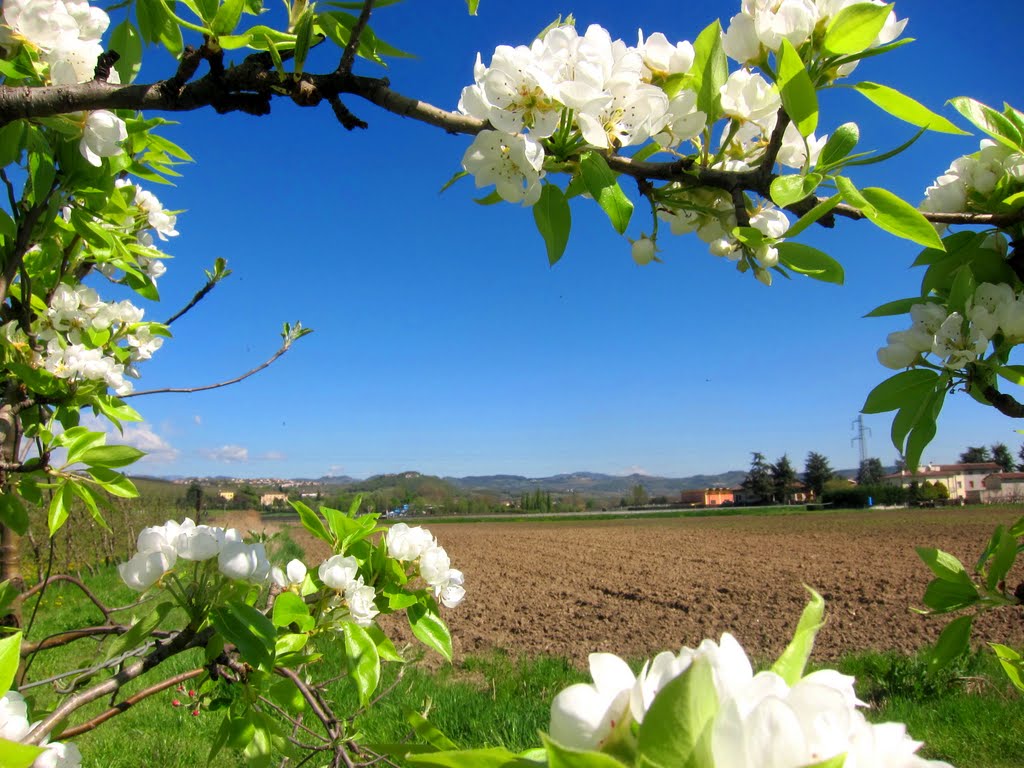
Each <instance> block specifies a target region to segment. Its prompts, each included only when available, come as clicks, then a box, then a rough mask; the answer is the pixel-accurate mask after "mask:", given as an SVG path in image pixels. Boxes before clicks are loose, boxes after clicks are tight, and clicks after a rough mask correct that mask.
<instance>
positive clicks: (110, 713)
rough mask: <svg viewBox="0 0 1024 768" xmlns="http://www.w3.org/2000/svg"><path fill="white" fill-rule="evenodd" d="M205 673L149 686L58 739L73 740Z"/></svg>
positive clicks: (195, 672)
mask: <svg viewBox="0 0 1024 768" xmlns="http://www.w3.org/2000/svg"><path fill="white" fill-rule="evenodd" d="M205 673H206V669H205V668H204V667H199V668H198V669H192V670H189V671H188V672H182V673H181V674H179V675H175V676H174V677H169V678H167V679H166V680H163V681H161V682H159V683H156V684H155V685H151V686H150V687H149V688H145V689H143V690H141V691H139V692H138V693H136V694H133V695H131V696H129V697H128V698H127V699H125V700H124V701H122V702H120V703H118V704H116V705H114V706H113V707H111V708H110V709H108V710H107V711H106V712H103V713H101V714H99V715H96V717H94V718H92V720H88V721H86V722H84V723H82V724H81V725H75V726H72V727H71V728H65V729H64V730H63V731H61V734H60V737H61V738H62V739H73V738H74V737H75V736H79V735H81V734H83V733H87V732H89V731H91V730H92V729H93V728H95V727H96V726H98V725H100V724H102V723H105V722H106V721H107V720H109V719H110V718H112V717H116V716H117V715H120V714H121V713H122V712H126V711H128V710H129V709H131V708H132V707H134V706H135V705H136V704H138V703H139V702H140V701H142V700H143V699H147V698H149V697H150V696H152V695H154V694H156V693H160V691H164V690H166V689H168V688H170V687H171V686H173V685H180V684H181V683H183V682H185V681H186V680H191V679H193V678H196V677H199V676H200V675H202V674H205Z"/></svg>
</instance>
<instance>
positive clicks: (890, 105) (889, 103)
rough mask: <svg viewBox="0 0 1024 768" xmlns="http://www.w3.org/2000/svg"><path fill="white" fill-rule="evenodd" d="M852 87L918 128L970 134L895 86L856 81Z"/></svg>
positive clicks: (893, 114)
mask: <svg viewBox="0 0 1024 768" xmlns="http://www.w3.org/2000/svg"><path fill="white" fill-rule="evenodd" d="M852 87H853V89H854V90H855V91H857V92H858V93H860V94H861V95H862V96H864V98H866V99H867V100H868V101H870V102H871V103H872V104H874V105H875V106H877V107H880V108H881V109H883V110H884V111H886V112H888V113H889V114H890V115H892V116H893V117H895V118H896V119H898V120H902V121H903V122H905V123H910V124H911V125H916V126H917V127H918V128H927V129H928V130H929V131H936V132H938V133H952V134H957V135H960V136H968V135H970V134H968V133H967V131H962V130H960V129H959V128H957V127H956V126H955V125H954V124H953V123H951V122H950V121H949V120H947V119H946V118H944V117H943V116H942V115H937V114H935V113H934V112H932V111H931V110H930V109H928V107H926V106H924V105H923V104H921V103H919V102H917V101H914V99H912V98H910V97H909V96H906V95H904V94H902V93H900V92H899V91H897V90H896V89H895V88H890V87H889V86H887V85H879V84H878V83H869V82H863V83H857V84H856V85H854V86H852Z"/></svg>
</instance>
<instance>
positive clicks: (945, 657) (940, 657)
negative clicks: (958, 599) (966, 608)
mask: <svg viewBox="0 0 1024 768" xmlns="http://www.w3.org/2000/svg"><path fill="white" fill-rule="evenodd" d="M973 619H974V617H973V616H960V617H959V618H956V619H953V620H952V621H951V622H949V624H947V625H946V626H945V628H944V629H943V630H942V633H941V634H940V635H939V639H938V641H937V642H936V643H935V647H934V648H933V649H932V651H931V653H929V654H928V669H929V671H930V672H937V671H938V670H940V669H942V668H943V667H946V666H948V665H949V663H950V662H951V661H953V659H955V658H956V657H957V656H960V655H961V654H964V653H966V652H967V651H968V650H969V643H968V641H969V640H970V639H971V622H972V621H973Z"/></svg>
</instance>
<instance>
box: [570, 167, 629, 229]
mask: <svg viewBox="0 0 1024 768" xmlns="http://www.w3.org/2000/svg"><path fill="white" fill-rule="evenodd" d="M580 174H581V175H582V176H583V182H584V183H585V184H586V185H587V191H588V192H589V193H590V196H591V197H593V198H594V199H595V200H596V201H597V204H598V205H600V206H601V208H602V209H603V210H604V212H605V213H606V214H607V215H608V220H609V221H611V223H612V226H613V227H614V228H615V231H616V232H618V233H619V234H620V235H621V234H623V233H625V231H626V227H628V226H629V219H630V217H631V216H632V215H633V203H632V202H631V201H630V199H629V198H628V197H626V194H625V193H624V192H623V191H622V188H621V187H620V186H619V182H618V179H617V178H616V174H615V173H613V172H612V169H611V168H609V167H608V161H607V160H605V159H604V156H603V155H601V154H599V153H597V152H585V153H584V154H583V156H582V157H581V158H580Z"/></svg>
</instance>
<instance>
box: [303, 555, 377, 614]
mask: <svg viewBox="0 0 1024 768" xmlns="http://www.w3.org/2000/svg"><path fill="white" fill-rule="evenodd" d="M292 562H295V561H292ZM317 575H318V576H319V577H320V581H322V582H323V584H324V586H325V587H327V588H328V589H333V590H336V591H337V592H338V593H339V602H340V597H342V596H343V597H344V600H345V606H346V607H347V608H348V612H349V616H350V617H351V618H352V621H353V622H354V623H355V624H358V625H359V626H361V627H368V626H370V624H372V623H373V617H374V616H376V615H377V614H378V613H380V611H379V610H377V606H376V605H375V604H374V600H375V599H376V597H377V593H376V591H375V590H374V588H373V587H372V586H370V585H368V584H365V583H364V582H363V577H362V576H361V575H360V574H359V561H358V560H356V559H355V558H354V557H353V556H352V555H334V556H333V557H329V558H327V559H326V560H324V562H322V563H321V564H320V567H319V568H318V569H317Z"/></svg>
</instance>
